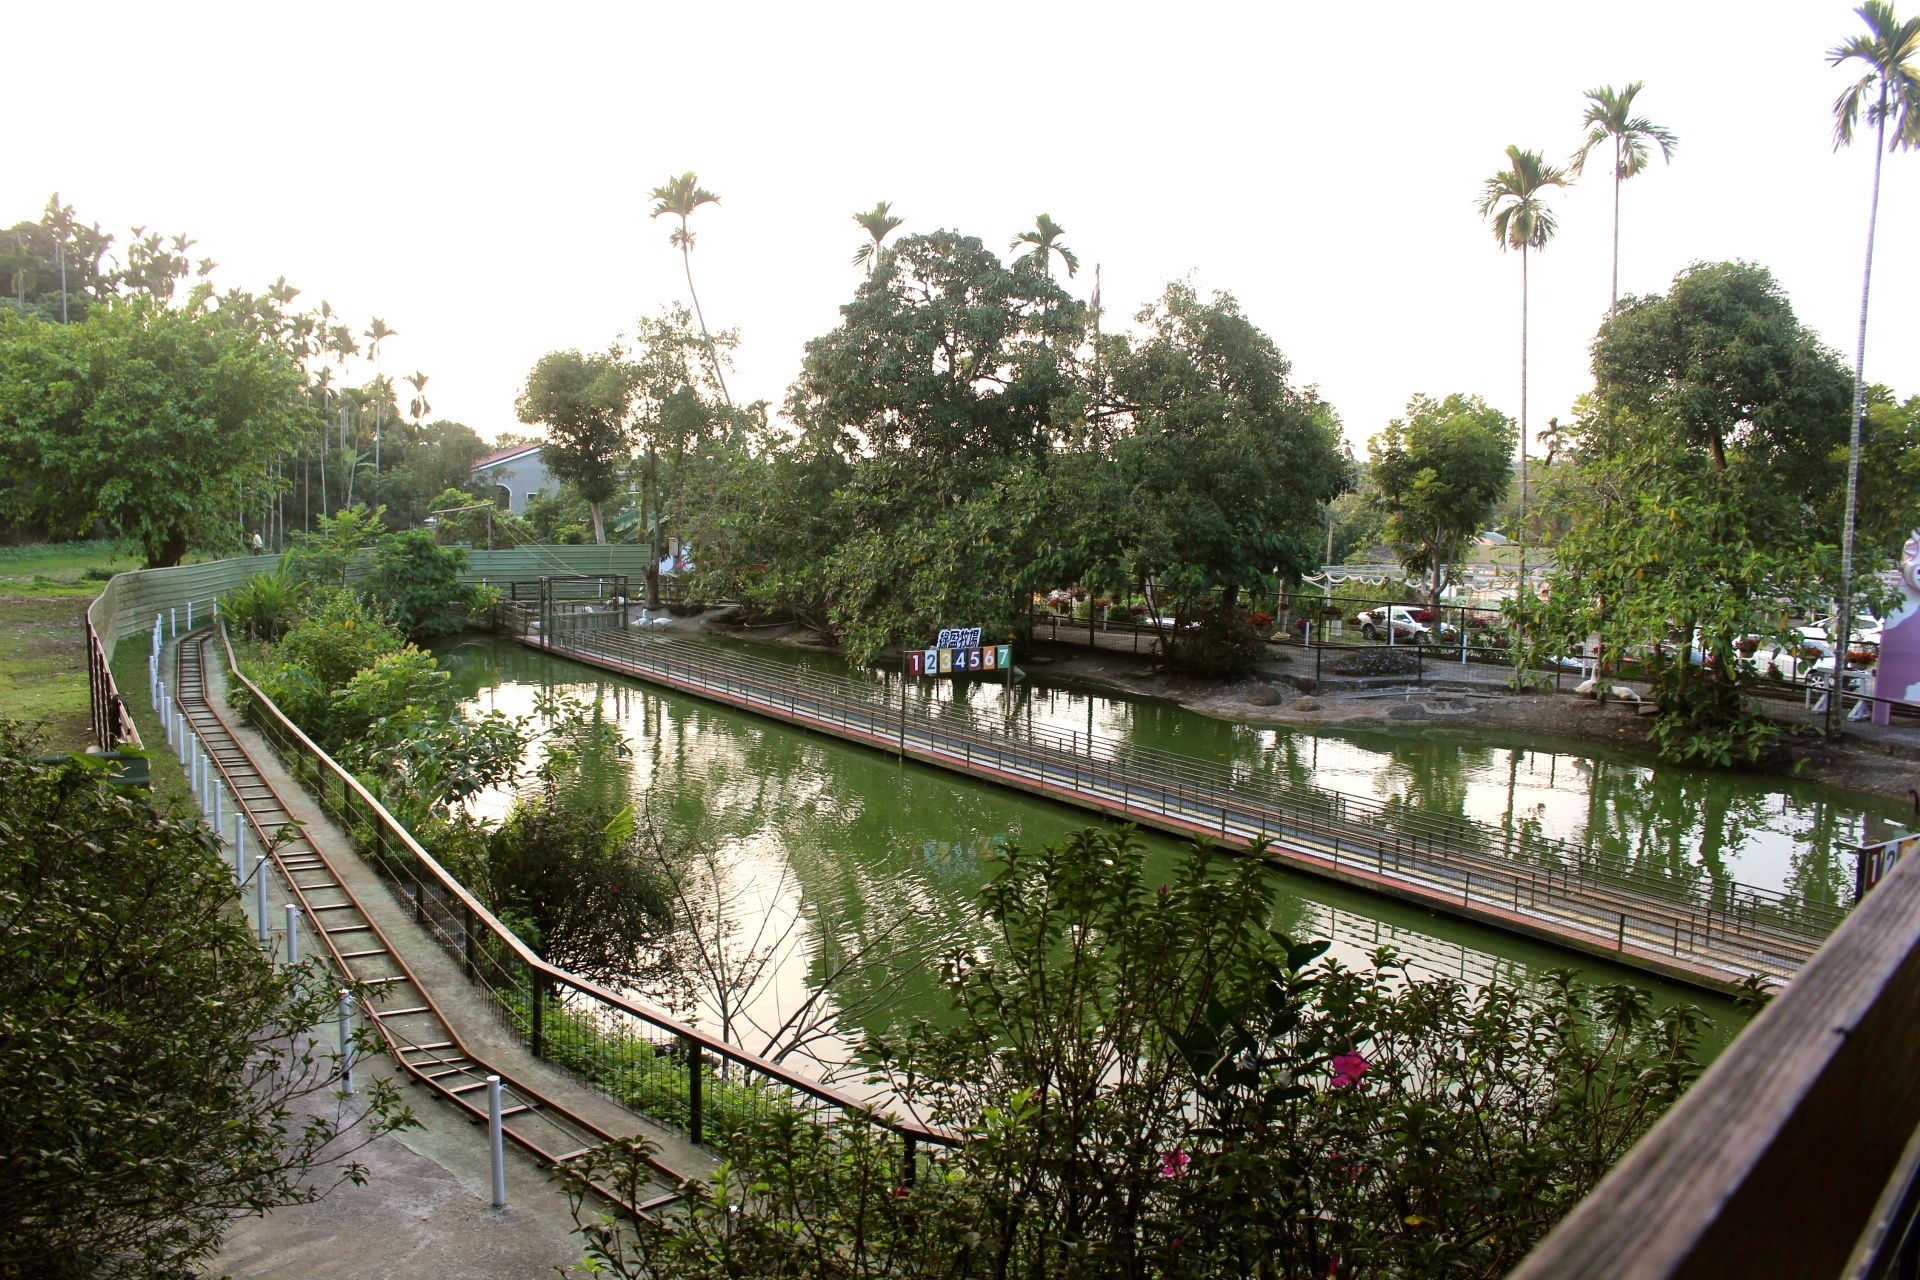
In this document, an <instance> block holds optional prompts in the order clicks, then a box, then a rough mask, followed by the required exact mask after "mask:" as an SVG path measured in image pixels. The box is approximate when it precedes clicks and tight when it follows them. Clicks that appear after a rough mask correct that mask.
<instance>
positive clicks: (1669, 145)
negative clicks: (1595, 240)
mask: <svg viewBox="0 0 1920 1280" xmlns="http://www.w3.org/2000/svg"><path fill="white" fill-rule="evenodd" d="M1646 87H1647V84H1646V81H1644V80H1635V81H1634V82H1633V83H1632V84H1630V85H1628V86H1627V87H1626V88H1624V89H1615V88H1613V87H1611V86H1605V85H1603V86H1602V87H1600V88H1598V89H1589V90H1587V113H1586V115H1585V116H1583V117H1581V120H1580V123H1581V124H1583V125H1585V126H1586V128H1587V140H1586V141H1585V142H1584V143H1582V144H1581V145H1580V149H1579V150H1578V151H1576V152H1574V153H1573V172H1574V175H1575V176H1576V177H1577V176H1579V175H1580V174H1583V173H1585V172H1586V168H1587V157H1588V156H1589V155H1590V154H1592V152H1593V149H1594V148H1595V147H1600V146H1605V145H1606V144H1607V143H1608V142H1612V143H1613V300H1612V302H1611V303H1609V304H1608V307H1607V314H1608V315H1609V316H1611V315H1612V314H1613V313H1614V312H1615V311H1616V310H1618V309H1619V307H1620V184H1621V183H1623V182H1625V181H1626V180H1627V179H1628V178H1633V177H1638V176H1639V175H1640V173H1641V172H1642V171H1643V170H1644V169H1646V167H1647V162H1648V161H1649V160H1651V159H1652V158H1653V152H1652V151H1651V150H1650V149H1649V148H1648V146H1647V144H1648V143H1650V142H1651V143H1657V144H1658V145H1659V147H1660V155H1661V156H1662V157H1663V158H1664V159H1665V160H1666V162H1667V163H1668V164H1672V163H1673V149H1674V147H1676V146H1678V145H1679V142H1680V140H1679V139H1678V138H1676V137H1674V136H1673V131H1672V130H1671V129H1663V128H1661V127H1660V126H1659V125H1657V124H1655V123H1654V122H1653V121H1651V120H1649V119H1647V118H1646V117H1645V116H1636V115H1634V114H1633V99H1634V97H1635V95H1637V94H1638V93H1639V92H1640V91H1641V90H1642V89H1644V88H1646Z"/></svg>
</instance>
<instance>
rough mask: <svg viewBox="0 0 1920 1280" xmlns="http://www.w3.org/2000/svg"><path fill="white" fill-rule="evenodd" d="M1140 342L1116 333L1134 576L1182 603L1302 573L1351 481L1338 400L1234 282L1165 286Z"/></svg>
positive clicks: (1189, 607) (1120, 447) (1116, 509)
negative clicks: (1312, 378)
mask: <svg viewBox="0 0 1920 1280" xmlns="http://www.w3.org/2000/svg"><path fill="white" fill-rule="evenodd" d="M1137 318H1138V320H1139V322H1140V323H1141V324H1143V325H1146V326H1148V334H1147V336H1146V337H1145V338H1144V339H1142V340H1141V341H1140V342H1138V343H1135V344H1129V343H1127V342H1126V341H1125V340H1124V339H1120V338H1115V339H1111V340H1110V341H1109V343H1108V347H1109V349H1108V350H1106V351H1105V352H1103V359H1104V360H1105V361H1106V362H1107V364H1108V367H1109V368H1110V369H1111V370H1112V395H1113V397H1114V399H1115V401H1116V406H1115V408H1116V410H1117V412H1118V413H1119V414H1120V415H1121V416H1120V419H1119V421H1121V422H1125V423H1127V426H1128V428H1129V429H1127V430H1124V431H1122V432H1121V433H1120V434H1119V435H1118V438H1117V439H1116V440H1115V441H1114V444H1113V458H1114V465H1115V476H1114V481H1115V483H1116V484H1117V486H1118V492H1117V493H1116V494H1115V500H1114V503H1113V510H1112V511H1111V513H1110V514H1109V515H1108V518H1109V519H1113V520H1115V521H1118V522H1122V527H1123V528H1124V529H1125V534H1124V537H1125V538H1126V540H1127V544H1128V545H1127V546H1126V549H1125V550H1124V552H1123V556H1124V558H1125V560H1126V562H1127V563H1128V565H1129V567H1130V569H1131V576H1132V577H1133V578H1134V579H1135V580H1136V581H1138V580H1142V579H1144V578H1145V577H1146V576H1148V575H1151V576H1152V577H1153V578H1154V579H1155V580H1156V581H1157V582H1158V583H1160V584H1161V586H1162V590H1163V591H1164V592H1165V593H1166V595H1167V596H1168V597H1170V602H1171V603H1172V604H1174V605H1175V607H1176V608H1178V609H1180V610H1181V611H1182V612H1187V611H1196V612H1197V610H1196V609H1195V606H1196V605H1197V603H1198V602H1199V601H1200V600H1201V599H1202V598H1204V597H1206V596H1209V595H1214V594H1216V593H1217V594H1218V595H1219V597H1220V598H1221V599H1222V600H1223V601H1224V603H1225V606H1226V607H1227V608H1228V609H1229V610H1231V609H1232V607H1233V606H1234V602H1235V600H1236V597H1237V596H1238V594H1239V592H1241V591H1243V590H1252V589H1255V588H1263V587H1266V586H1268V585H1270V584H1271V583H1272V581H1273V577H1274V574H1275V573H1276V571H1278V572H1279V573H1280V575H1281V576H1285V577H1295V576H1297V575H1298V574H1299V573H1300V572H1301V571H1302V570H1303V569H1308V568H1311V567H1312V565H1313V564H1314V563H1315V562H1316V561H1317V555H1316V553H1315V551H1314V550H1313V547H1314V545H1315V544H1316V543H1318V542H1319V540H1320V539H1319V537H1318V536H1316V535H1319V534H1320V532H1321V531H1322V530H1323V528H1324V523H1323V521H1324V516H1323V514H1322V513H1323V510H1324V507H1325V504H1326V503H1328V502H1331V501H1332V500H1333V499H1334V498H1335V497H1336V496H1338V495H1339V494H1341V493H1343V492H1345V491H1346V490H1347V489H1349V488H1351V487H1352V484H1353V475H1352V465H1351V463H1350V462H1349V461H1348V460H1347V459H1346V458H1345V457H1344V456H1343V455H1342V453H1341V452H1340V447H1339V446H1340V431H1339V426H1338V422H1337V420H1336V419H1335V417H1334V414H1333V411H1332V409H1331V408H1330V407H1329V406H1328V405H1327V404H1326V403H1325V402H1324V401H1322V400H1321V399H1320V398H1319V397H1318V396H1317V395H1316V394H1315V393H1314V392H1312V391H1311V390H1301V389H1299V388H1297V387H1294V386H1293V385H1292V384H1291V383H1289V382H1288V376H1289V374H1290V373H1291V367H1290V366H1289V364H1288V362H1287V359H1286V357H1285V356H1283V355H1282V354H1281V353H1280V350H1279V348H1278V347H1276V346H1275V345H1274V343H1273V340H1272V339H1271V338H1269V337H1268V336H1267V335H1266V334H1264V333H1262V332H1261V331H1260V329H1259V328H1258V327H1257V326H1255V325H1254V323H1253V322H1252V321H1251V320H1249V319H1248V318H1247V316H1246V314H1245V312H1243V311H1241V309H1240V304H1239V303H1238V302H1236V301H1235V300H1234V299H1233V298H1232V297H1231V296H1230V295H1227V294H1215V295H1214V296H1213V297H1212V298H1210V299H1205V300H1202V299H1201V298H1200V297H1199V296H1198V295H1197V294H1196V293H1195V292H1194V290H1193V289H1192V287H1191V286H1189V285H1186V284H1172V285H1168V286H1167V290H1166V293H1165V295H1164V296H1163V297H1162V298H1161V300H1160V302H1159V303H1158V304H1157V305H1155V306H1153V307H1150V308H1148V309H1147V310H1145V311H1143V312H1141V314H1140V315H1139V316H1138V317H1137Z"/></svg>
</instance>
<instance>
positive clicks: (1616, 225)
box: [1607, 133, 1620, 319]
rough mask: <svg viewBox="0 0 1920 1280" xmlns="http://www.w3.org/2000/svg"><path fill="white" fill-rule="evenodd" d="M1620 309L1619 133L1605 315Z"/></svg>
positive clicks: (1614, 167)
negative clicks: (1608, 298) (1610, 279)
mask: <svg viewBox="0 0 1920 1280" xmlns="http://www.w3.org/2000/svg"><path fill="white" fill-rule="evenodd" d="M1619 310H1620V135H1619V134H1617V133H1616V134H1614V135H1613V300H1612V301H1611V302H1609V303H1608V304H1607V317H1608V319H1612V318H1613V316H1614V315H1615V314H1617V313H1618V312H1619Z"/></svg>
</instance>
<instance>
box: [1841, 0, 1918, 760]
mask: <svg viewBox="0 0 1920 1280" xmlns="http://www.w3.org/2000/svg"><path fill="white" fill-rule="evenodd" d="M1854 12H1855V13H1857V14H1859V15H1860V18H1861V20H1862V21H1863V22H1865V23H1866V24H1867V34H1866V35H1864V36H1854V37H1853V38H1852V39H1851V40H1845V41H1842V42H1841V43H1839V44H1837V45H1835V46H1833V48H1831V49H1829V50H1827V61H1828V62H1830V63H1831V64H1832V65H1834V66H1836V67H1837V66H1840V65H1841V64H1843V63H1846V62H1850V61H1852V60H1853V59H1855V58H1858V59H1859V60H1860V61H1862V62H1864V63H1866V64H1867V72H1866V74H1865V75H1863V76H1861V77H1860V78H1859V79H1858V80H1856V81H1854V82H1853V83H1852V84H1850V85H1848V86H1847V90H1846V92H1845V93H1842V94H1841V95H1840V97H1839V98H1838V100H1836V101H1835V102H1834V104H1833V149H1834V150H1835V151H1838V150H1839V149H1840V148H1841V147H1844V146H1847V145H1848V144H1850V143H1851V142H1852V141H1853V128H1854V125H1855V124H1857V123H1858V122H1859V119H1860V108H1861V105H1862V104H1863V103H1864V104H1866V109H1867V123H1868V124H1871V125H1872V126H1873V129H1874V148H1873V197H1872V200H1871V202H1870V203H1869V204H1868V206H1867V262H1866V267H1865V269H1864V270H1862V272H1861V273H1860V334H1859V340H1858V342H1857V343H1856V344H1855V346H1854V353H1853V421H1852V423H1851V424H1850V427H1849V439H1848V445H1847V509H1846V516H1845V519H1844V522H1843V524H1842V526H1841V530H1840V629H1839V631H1837V632H1836V633H1835V634H1834V637H1833V643H1834V646H1835V650H1836V652H1839V653H1842V654H1844V653H1845V652H1846V651H1847V648H1848V646H1849V645H1850V644H1851V643H1852V641H1851V636H1852V634H1853V524H1854V513H1855V508H1856V507H1857V505H1858V502H1859V495H1860V423H1861V419H1862V418H1864V417H1865V416H1866V411H1867V390H1866V380H1865V378H1866V365H1867V290H1868V287H1869V286H1870V285H1871V284H1872V283H1873V236H1874V231H1875V229H1876V224H1877V223H1878V222H1879V219H1880V160H1881V157H1882V156H1884V155H1885V154H1886V153H1887V152H1888V151H1889V150H1893V149H1895V148H1908V147H1913V146H1915V145H1920V67H1916V66H1915V65H1914V62H1915V61H1916V59H1920V19H1915V18H1909V19H1907V21H1905V22H1901V21H1900V20H1899V19H1898V18H1896V17H1895V16H1894V13H1893V6H1892V5H1891V4H1888V3H1887V2H1886V0H1866V3H1865V4H1863V5H1861V6H1860V7H1859V8H1858V9H1855V10H1854ZM1889 123H1891V124H1892V125H1893V131H1892V132H1893V136H1892V137H1891V138H1889V137H1888V136H1887V132H1888V130H1887V125H1888V124H1889ZM1845 667H1846V664H1845V661H1844V659H1842V660H1839V661H1836V663H1835V664H1834V676H1835V679H1836V680H1839V677H1840V676H1841V673H1842V672H1843V671H1844V670H1845ZM1840 683H1841V684H1842V685H1844V681H1840ZM1839 703H1840V698H1839V697H1838V696H1837V691H1836V696H1833V697H1829V698H1828V699H1827V724H1828V727H1829V728H1831V727H1832V724H1833V717H1834V712H1835V709H1836V708H1837V707H1838V705H1839Z"/></svg>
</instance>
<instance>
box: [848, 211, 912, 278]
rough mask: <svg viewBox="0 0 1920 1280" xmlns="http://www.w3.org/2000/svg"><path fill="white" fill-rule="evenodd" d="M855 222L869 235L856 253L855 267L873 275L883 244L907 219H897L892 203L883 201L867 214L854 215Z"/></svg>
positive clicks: (854, 255) (854, 256)
mask: <svg viewBox="0 0 1920 1280" xmlns="http://www.w3.org/2000/svg"><path fill="white" fill-rule="evenodd" d="M853 220H854V221H855V222H857V223H859V224H860V229H861V230H862V231H864V232H866V233H867V243H865V244H863V245H861V246H860V247H859V248H858V249H856V250H855V251H854V254H853V265H854V266H856V267H865V268H866V269H867V274H868V275H872V274H873V269H874V267H875V265H877V263H878V260H879V257H880V248H881V245H882V243H883V242H884V241H885V240H886V238H887V236H888V235H890V234H891V233H892V232H893V229H894V228H895V227H897V226H899V225H900V224H901V223H902V222H904V221H906V219H904V218H898V217H895V216H894V214H893V204H892V202H890V201H887V200H882V201H880V202H879V203H877V204H875V205H874V206H873V208H871V209H869V210H867V211H866V212H865V213H856V214H854V215H853Z"/></svg>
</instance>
